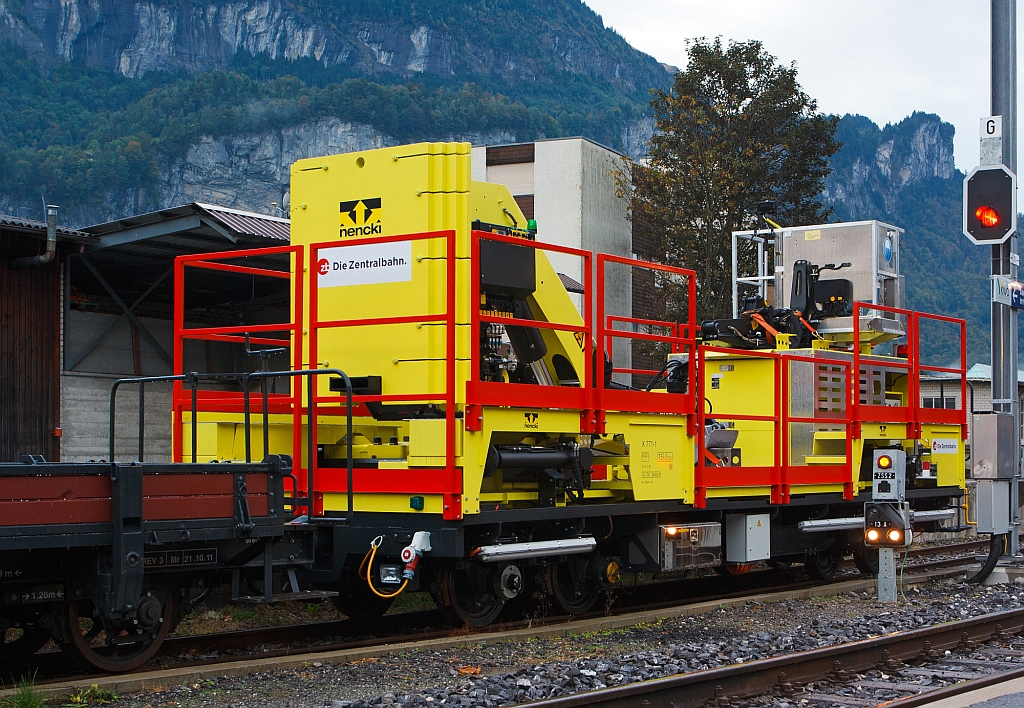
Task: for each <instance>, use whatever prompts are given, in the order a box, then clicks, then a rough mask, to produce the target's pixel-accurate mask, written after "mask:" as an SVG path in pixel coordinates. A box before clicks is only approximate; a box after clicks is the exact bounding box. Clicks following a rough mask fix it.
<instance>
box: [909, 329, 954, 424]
mask: <svg viewBox="0 0 1024 708" xmlns="http://www.w3.org/2000/svg"><path fill="white" fill-rule="evenodd" d="M913 320H914V336H915V338H916V340H917V341H916V342H915V345H914V349H915V350H916V351H917V354H918V357H917V358H918V362H917V371H918V374H917V376H915V378H916V379H917V380H918V381H919V382H920V379H921V375H922V374H923V373H925V372H930V373H936V374H953V375H955V376H957V377H959V379H960V407H959V409H956V410H951V409H948V408H925V407H924V406H923V405H921V394H920V390H919V392H918V395H917V398H916V399H915V403H916V404H917V410H916V416H915V420H916V422H917V426H918V429H919V430H920V425H921V424H922V423H945V424H952V425H960V426H963V429H962V431H961V435H962V437H963V439H964V440H966V439H967V321H966V320H962V319H958V318H956V317H946V316H944V315H931V314H927V313H923V312H915V313H914V316H913ZM921 320H927V321H934V322H946V323H948V324H953V325H956V326H957V327H958V328H959V330H960V365H959V366H934V365H931V364H922V363H920V357H921ZM919 388H920V387H919Z"/></svg>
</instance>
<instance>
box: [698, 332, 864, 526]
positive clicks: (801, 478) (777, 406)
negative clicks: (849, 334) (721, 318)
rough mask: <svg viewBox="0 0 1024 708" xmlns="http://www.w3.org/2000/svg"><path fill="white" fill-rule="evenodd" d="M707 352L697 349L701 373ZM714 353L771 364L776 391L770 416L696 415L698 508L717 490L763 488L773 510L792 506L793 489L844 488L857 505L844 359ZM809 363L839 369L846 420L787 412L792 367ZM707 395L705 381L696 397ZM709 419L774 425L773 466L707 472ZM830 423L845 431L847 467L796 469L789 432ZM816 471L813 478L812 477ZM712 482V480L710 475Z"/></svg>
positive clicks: (778, 353)
mask: <svg viewBox="0 0 1024 708" xmlns="http://www.w3.org/2000/svg"><path fill="white" fill-rule="evenodd" d="M706 350H707V348H706V347H698V348H697V361H698V370H699V371H701V372H703V371H704V361H705V352H706ZM712 351H715V352H724V353H726V354H730V355H733V356H738V357H746V358H752V359H771V360H772V361H773V362H774V364H773V368H774V380H775V386H774V390H773V391H772V399H773V406H772V414H771V415H752V414H745V413H730V412H725V413H722V412H721V411H715V412H714V413H713V414H708V413H707V412H705V410H704V406H703V405H701V406H699V407H698V409H697V431H698V433H697V435H696V438H697V460H696V464H695V468H694V506H696V507H698V508H704V507H706V506H707V490H708V489H709V488H715V487H762V486H767V487H770V488H771V495H770V499H771V503H772V504H788V503H789V499H790V486H791V485H794V484H842V485H843V498H844V499H853V496H854V492H855V490H854V484H853V439H852V437H851V436H850V428H851V427H852V426H853V412H852V407H851V406H850V401H849V396H850V383H849V381H850V377H851V367H852V364H851V363H850V362H848V361H843V360H841V359H824V358H821V357H815V356H810V355H804V354H794V353H789V352H786V351H773V352H765V351H757V350H749V349H733V348H729V347H717V346H716V347H714V348H713V349H712ZM797 361H800V362H808V363H811V364H822V365H829V366H839V367H842V368H843V370H844V376H845V379H846V380H845V381H844V384H843V385H844V388H843V390H844V392H845V394H844V395H846V397H847V401H846V406H845V407H844V410H845V414H844V415H843V416H837V415H819V414H818V410H817V407H815V415H813V416H794V415H791V413H790V410H789V401H790V400H791V399H790V396H789V391H790V385H791V382H790V371H789V363H790V362H797ZM704 391H705V382H704V376H699V377H698V378H697V396H698V398H699V399H700V400H701V401H703V400H704ZM709 417H714V418H715V419H716V420H719V419H720V420H729V421H735V420H751V421H764V422H772V423H774V428H775V434H774V445H775V454H774V456H773V462H772V465H771V466H770V467H768V466H744V465H739V466H736V467H708V466H707V465H706V464H705V461H706V457H705V454H704V453H705V451H706V449H707V448H706V447H705V445H704V434H703V431H704V425H705V421H706V420H707V419H708V418H709ZM824 421H827V422H829V423H832V424H835V425H842V426H843V427H844V428H845V429H846V452H845V454H846V462H845V463H844V464H842V465H794V464H792V462H791V460H790V458H789V440H790V426H791V424H793V423H821V422H824ZM812 471H813V473H812ZM712 472H713V475H714V479H711V475H712Z"/></svg>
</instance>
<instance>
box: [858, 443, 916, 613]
mask: <svg viewBox="0 0 1024 708" xmlns="http://www.w3.org/2000/svg"><path fill="white" fill-rule="evenodd" d="M906 486H907V453H906V451H905V450H902V449H881V450H875V451H874V452H873V453H872V465H871V501H869V502H867V503H866V504H864V545H866V546H867V547H868V548H876V549H878V601H879V602H896V559H895V556H894V555H893V549H894V548H904V547H906V546H909V545H910V541H911V538H912V536H913V534H912V533H911V532H910V505H909V504H908V503H907V502H906V501H905V499H906Z"/></svg>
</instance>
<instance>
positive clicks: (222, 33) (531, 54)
mask: <svg viewBox="0 0 1024 708" xmlns="http://www.w3.org/2000/svg"><path fill="white" fill-rule="evenodd" d="M456 5H458V3H455V5H453V6H452V8H451V12H452V13H453V14H456V15H459V14H460V13H461V14H465V13H464V11H463V8H460V7H457V6H456ZM549 9H550V11H551V12H552V15H555V16H557V15H576V16H578V17H570V18H568V21H565V22H561V23H558V24H557V25H556V24H551V25H549V26H547V27H533V28H532V29H533V30H534V31H535V32H537V33H538V36H539V37H541V40H540V46H534V47H533V48H532V49H530V50H523V49H520V43H519V42H497V43H496V42H493V41H488V40H489V39H490V37H489V36H488V34H486V33H484V32H481V33H476V34H475V36H469V35H467V34H466V33H464V32H461V31H458V29H456V30H453V29H449V28H448V27H447V26H440V27H432V26H428V25H427V24H423V23H422V22H421V21H417V20H415V19H412V18H413V15H412V14H411V12H410V13H406V15H407V17H408V19H401V18H396V17H387V18H375V17H372V18H371V17H363V16H352V17H351V18H349V19H348V20H347V21H343V22H340V23H338V22H334V23H332V22H329V21H325V20H324V17H323V15H322V13H321V12H319V11H309V12H306V11H303V10H300V9H298V8H297V7H296V6H294V5H293V4H291V3H290V2H288V1H287V0H206V1H205V2H202V1H199V2H193V1H192V0H154V1H150V2H145V1H143V2H134V1H132V0H21V1H20V2H19V1H18V0H0V40H9V41H11V42H13V43H14V44H16V45H18V46H21V47H23V48H25V49H26V50H27V51H28V52H29V53H31V54H32V55H34V56H36V57H37V58H39V59H40V61H43V62H48V61H52V60H55V59H63V60H66V61H75V62H79V63H82V64H94V65H99V66H100V67H102V68H104V69H109V70H112V71H117V72H118V73H120V74H123V75H124V76H128V77H139V76H142V75H143V74H145V73H146V72H149V71H170V72H173V71H182V70H184V71H187V72H192V73H196V72H203V71H209V70H212V69H226V68H227V67H229V66H230V65H231V63H232V60H233V59H234V57H235V55H236V54H237V53H239V52H242V51H245V52H248V53H249V54H252V55H254V56H262V57H265V58H267V59H271V60H277V59H286V60H296V59H312V60H314V61H316V62H319V63H321V64H323V65H324V66H332V65H339V64H345V65H348V66H349V67H351V68H352V69H353V70H355V71H357V72H358V73H361V74H381V73H397V74H402V75H407V76H415V75H416V74H436V75H439V76H450V75H455V74H458V75H472V74H487V75H498V76H500V77H502V78H504V79H506V80H513V81H524V80H525V81H536V80H537V79H538V76H539V75H541V74H542V73H545V72H547V73H550V71H551V69H552V67H554V68H555V69H560V70H564V71H568V72H571V73H578V74H587V75H600V76H601V77H602V78H603V79H605V80H607V81H609V82H610V83H611V84H612V85H614V86H616V87H618V88H620V89H623V90H627V91H632V90H635V89H636V87H638V86H639V87H643V88H645V87H647V86H648V85H650V78H651V75H655V76H659V75H660V76H661V77H662V78H663V77H664V76H666V75H667V73H666V72H665V69H664V68H663V67H661V66H660V65H659V64H657V62H655V60H654V59H653V58H651V57H649V56H646V55H644V54H641V53H640V52H637V51H636V50H634V49H632V47H630V46H629V45H628V44H627V43H626V42H625V40H623V39H622V38H621V37H619V36H618V35H614V34H613V33H610V32H609V31H608V30H605V29H604V28H603V26H602V25H601V23H600V19H599V18H597V16H596V15H593V13H591V12H590V11H589V10H588V9H587V8H585V7H583V8H582V9H581V6H580V5H579V4H578V2H577V0H567V1H563V2H555V3H553V4H552V7H551V8H549ZM476 11H477V12H482V10H480V9H479V8H477V10H476ZM579 17H584V18H585V19H588V20H590V22H589V25H590V26H585V24H586V23H583V24H581V23H578V22H574V20H577V19H579ZM560 27H573V28H574V31H567V30H565V29H560ZM576 27H580V30H579V31H575V28H576ZM535 45H536V43H535ZM538 48H539V49H541V50H542V51H543V52H544V53H545V54H546V56H537V51H536V50H537V49H538ZM552 60H553V61H552Z"/></svg>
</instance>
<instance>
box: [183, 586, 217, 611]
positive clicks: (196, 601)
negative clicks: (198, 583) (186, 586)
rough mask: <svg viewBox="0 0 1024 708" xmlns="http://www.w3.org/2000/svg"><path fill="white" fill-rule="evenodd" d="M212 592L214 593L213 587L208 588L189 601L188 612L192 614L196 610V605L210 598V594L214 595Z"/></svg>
mask: <svg viewBox="0 0 1024 708" xmlns="http://www.w3.org/2000/svg"><path fill="white" fill-rule="evenodd" d="M212 592H213V588H212V587H209V588H206V589H205V590H203V591H202V592H201V593H199V594H198V595H197V596H196V597H194V598H192V599H191V600H189V601H188V611H189V612H191V611H192V610H194V609H196V605H198V604H199V603H200V602H202V601H203V600H205V599H206V598H208V597H209V596H210V593H212Z"/></svg>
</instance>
